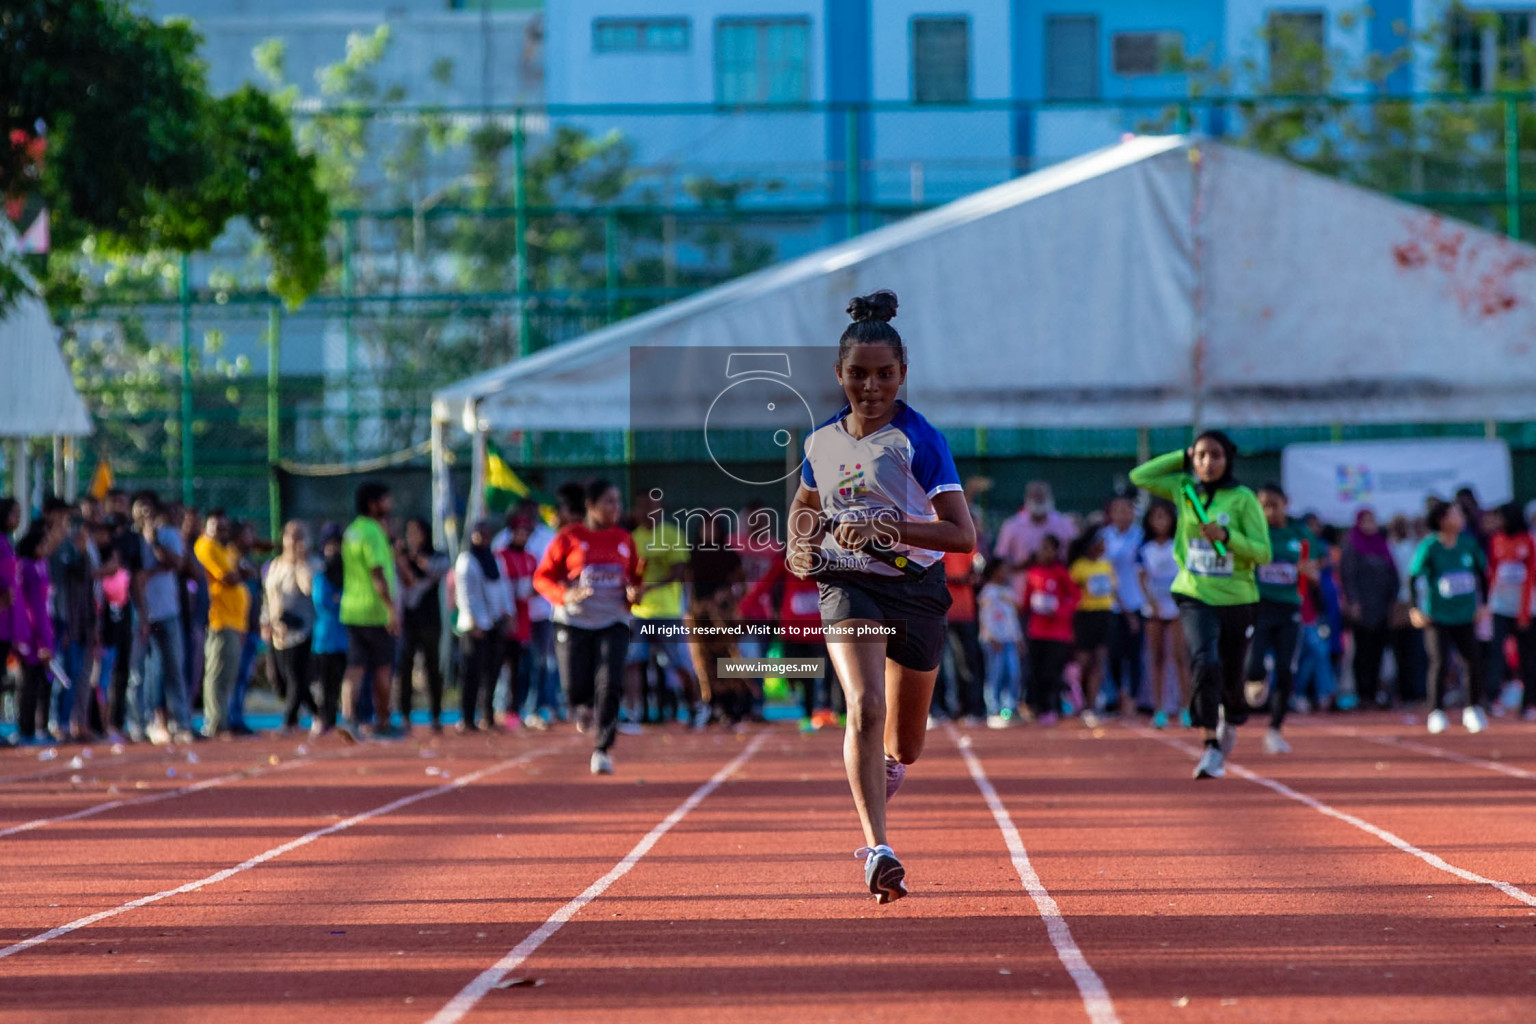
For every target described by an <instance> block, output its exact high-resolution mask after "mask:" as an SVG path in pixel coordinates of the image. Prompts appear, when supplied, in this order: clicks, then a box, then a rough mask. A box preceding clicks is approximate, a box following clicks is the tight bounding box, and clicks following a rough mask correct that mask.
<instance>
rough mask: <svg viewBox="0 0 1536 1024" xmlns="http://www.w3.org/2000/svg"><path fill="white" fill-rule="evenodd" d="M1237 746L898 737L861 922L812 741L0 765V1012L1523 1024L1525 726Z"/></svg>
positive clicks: (1358, 726)
mask: <svg viewBox="0 0 1536 1024" xmlns="http://www.w3.org/2000/svg"><path fill="white" fill-rule="evenodd" d="M1251 731H1253V732H1255V735H1252V736H1248V735H1245V736H1244V737H1243V738H1242V740H1241V741H1240V743H1239V747H1238V750H1237V752H1236V754H1235V756H1234V762H1235V763H1237V764H1239V765H1244V766H1246V767H1247V768H1248V769H1250V770H1251V771H1252V772H1254V773H1257V775H1258V776H1259V777H1261V781H1256V780H1254V779H1247V778H1240V777H1237V776H1236V775H1235V774H1234V775H1229V777H1228V778H1227V779H1224V780H1221V781H1219V782H1202V783H1196V782H1194V781H1193V780H1191V779H1190V778H1189V772H1190V766H1191V758H1190V756H1189V755H1188V754H1186V753H1185V752H1184V751H1182V750H1179V749H1175V746H1173V745H1170V744H1179V743H1190V742H1192V740H1191V738H1190V737H1191V734H1189V733H1183V732H1179V733H1175V734H1171V735H1168V736H1162V735H1155V734H1152V733H1151V732H1150V731H1149V730H1140V729H1132V728H1128V727H1125V726H1119V725H1112V726H1109V727H1107V728H1104V729H1101V730H1097V731H1096V732H1094V733H1089V732H1087V731H1085V730H1083V729H1081V728H1078V727H1076V726H1063V727H1059V728H1056V729H1054V730H1041V729H1030V728H1024V729H1017V730H1012V731H1008V732H988V731H985V730H976V731H966V730H955V731H952V732H951V731H943V730H941V731H935V732H933V733H931V734H930V737H929V750H928V753H927V754H926V755H925V757H924V758H923V760H922V762H921V763H920V764H919V765H918V766H917V767H916V768H914V770H913V771H912V773H911V774H910V776H909V778H908V782H907V785H906V788H904V789H903V791H902V793H901V794H900V796H899V797H898V798H897V800H896V802H895V803H894V804H893V807H892V841H893V843H894V845H895V846H896V849H897V851H898V852H899V853H900V854H901V856H902V858H903V860H904V861H905V862H906V864H907V866H908V870H909V884H910V886H911V888H912V893H913V894H912V896H911V897H910V898H908V899H907V900H904V901H901V902H899V903H896V904H893V905H891V906H889V907H884V908H882V907H878V906H876V904H875V903H874V901H873V899H872V898H870V897H869V895H868V894H867V893H865V892H863V891H862V887H861V885H860V882H861V880H862V874H861V870H860V865H859V863H858V862H857V861H856V860H855V859H854V858H853V856H852V853H853V850H854V848H855V847H857V846H859V845H861V840H860V836H859V833H858V829H857V823H856V820H855V818H854V815H853V810H852V805H851V801H850V799H849V797H848V793H847V787H846V783H845V781H844V780H843V775H842V767H841V763H840V757H839V738H838V737H837V736H836V735H832V734H827V733H822V734H818V735H812V736H802V735H800V734H799V733H797V732H795V731H793V729H791V728H789V727H786V726H776V727H768V728H765V729H763V730H760V731H759V732H755V733H749V734H746V735H741V736H735V735H728V734H723V733H718V732H710V733H704V734H694V733H686V732H682V731H680V730H672V729H652V730H649V731H648V732H647V734H646V735H645V736H643V737H638V738H624V739H623V740H622V742H621V745H620V747H619V748H618V750H617V751H616V753H617V754H618V759H619V770H620V773H619V774H618V775H617V776H615V777H614V778H611V779H594V778H593V777H592V776H590V775H589V774H587V770H586V758H585V751H584V749H583V748H582V746H581V741H580V740H578V739H576V738H575V737H574V736H572V735H571V734H569V733H564V734H562V733H558V732H557V733H552V734H549V735H542V736H524V735H519V736H496V737H486V736H475V737H464V738H458V737H453V738H448V739H445V740H438V741H428V740H425V739H421V738H418V739H416V740H412V741H408V742H404V743H394V744H380V745H364V746H359V747H352V748H348V747H341V746H333V745H328V744H327V745H309V746H304V749H303V750H302V752H301V750H300V747H301V746H303V745H301V744H299V743H297V742H295V741H282V742H279V741H277V740H272V739H262V740H254V741H246V742H237V743H220V744H201V745H198V746H197V747H196V748H195V754H196V756H197V758H198V761H197V762H196V763H191V762H188V761H187V759H186V751H182V750H178V751H154V752H143V753H141V752H140V751H138V750H134V751H131V752H130V754H129V755H127V756H123V757H119V758H111V757H106V756H102V755H103V754H104V752H102V751H98V752H97V757H96V758H93V759H92V760H91V761H90V762H89V763H88V764H87V766H86V767H85V768H84V769H82V770H78V771H76V770H70V771H67V772H54V773H51V774H48V775H45V776H42V777H37V772H38V771H39V770H41V769H44V768H50V767H52V766H51V765H48V764H40V763H39V762H38V761H37V759H36V758H37V753H36V751H6V752H4V754H3V756H0V779H11V780H12V781H0V864H3V865H4V867H3V868H0V1020H4V1021H7V1022H11V1021H50V1022H61V1021H77V1020H93V1021H96V1020H110V1021H157V1022H158V1021H226V1020H228V1021H263V1022H267V1021H275V1022H286V1021H304V1022H306V1024H308V1022H310V1021H312V1020H313V1019H315V1017H316V1015H317V1013H324V1014H326V1015H327V1016H328V1017H329V1016H332V1015H333V1014H334V1013H335V1011H342V1012H344V1013H349V1014H353V1015H356V1016H357V1017H358V1018H359V1019H366V1020H369V1021H390V1022H393V1021H400V1022H416V1024H421V1022H426V1021H429V1020H433V1019H436V1020H438V1021H440V1022H446V1021H448V1020H455V1021H456V1020H464V1021H469V1022H491V1021H507V1022H528V1024H533V1022H540V1024H544V1022H555V1021H563V1022H588V1021H590V1022H598V1021H601V1022H603V1024H612V1022H631V1021H633V1022H647V1024H649V1022H661V1021H667V1022H672V1021H682V1022H700V1024H705V1022H707V1024H722V1022H726V1021H747V1020H750V1021H783V1020H790V1021H802V1020H803V1021H880V1022H890V1024H904V1022H908V1021H910V1022H918V1021H921V1022H924V1024H931V1022H932V1021H934V1020H935V1019H936V1018H937V1019H943V1017H944V1016H949V1015H953V1016H955V1017H956V1018H957V1019H964V1020H966V1021H973V1020H974V1021H994V1020H996V1021H1004V1020H1006V1021H1015V1020H1019V1019H1021V1015H1027V1017H1024V1018H1023V1019H1028V1020H1030V1021H1032V1022H1034V1021H1038V1022H1041V1024H1053V1022H1057V1021H1073V1022H1077V1021H1096V1022H1098V1024H1108V1022H1111V1021H1121V1022H1125V1024H1131V1022H1143V1021H1145V1022H1154V1021H1179V1022H1184V1021H1297V1022H1301V1021H1305V1022H1313V1021H1341V1022H1348V1024H1377V1022H1380V1024H1389V1022H1390V1024H1400V1022H1425V1024H1430V1022H1435V1024H1443V1022H1446V1021H1458V1022H1484V1021H1520V1022H1528V1021H1532V1020H1536V955H1533V954H1536V858H1533V857H1532V855H1531V854H1532V850H1533V848H1536V815H1532V813H1531V811H1532V808H1533V807H1536V728H1533V727H1532V726H1529V725H1519V724H1512V723H1502V722H1501V723H1495V726H1494V728H1493V729H1492V730H1490V732H1488V733H1487V734H1484V735H1481V736H1468V735H1466V734H1465V733H1462V732H1460V731H1453V732H1452V733H1448V734H1446V735H1444V736H1440V737H1433V738H1432V737H1428V736H1426V735H1423V734H1422V731H1421V729H1419V728H1416V727H1413V726H1411V725H1408V724H1405V723H1404V722H1403V721H1402V720H1400V719H1398V718H1396V717H1388V716H1383V715H1358V716H1350V717H1340V718H1321V717H1317V718H1311V719H1304V720H1297V722H1296V724H1295V726H1294V727H1293V728H1292V729H1291V730H1290V735H1291V740H1292V744H1293V745H1294V747H1295V748H1296V753H1295V754H1293V755H1291V756H1289V757H1286V758H1269V757H1265V756H1264V755H1262V754H1260V753H1257V752H1256V750H1255V748H1256V747H1257V742H1256V741H1257V738H1258V737H1257V735H1256V730H1251ZM1398 738H1401V739H1403V740H1406V741H1407V742H1408V743H1409V744H1410V745H1407V746H1405V745H1402V744H1399V743H1396V742H1394V740H1395V739H1398ZM962 746H964V748H965V749H964V750H962ZM76 753H77V751H76V750H75V749H73V748H67V747H66V748H60V755H59V756H60V758H61V759H65V760H66V761H67V759H68V758H70V757H73V756H75V754H76ZM967 754H968V755H970V757H969V759H968V758H967V756H966V755H967ZM1442 755H1443V756H1442ZM1458 759H1459V760H1458ZM274 762H275V763H274ZM730 766H734V771H731V772H729V773H727V772H725V771H723V770H724V769H726V768H728V767H730ZM973 767H974V769H975V771H976V772H977V773H979V775H980V779H979V780H978V777H977V776H976V775H973V771H972V769H973ZM1500 768H1502V769H1503V770H1502V771H1500V770H1498V769H1500ZM169 770H174V771H175V772H176V775H175V776H174V777H173V776H169V775H167V772H168V771H169ZM188 776H190V777H188ZM76 777H78V779H77V778H76ZM712 780H713V788H711V781H712ZM978 781H980V783H981V785H978ZM1266 783H1267V784H1266ZM199 785H202V786H204V787H205V788H201V789H197V788H194V787H197V786H199ZM988 788H990V789H991V790H992V791H993V792H995V804H993V805H989V803H988V801H987V799H986V798H985V794H984V790H985V789H988ZM104 804H107V805H111V806H106V807H104V808H102V805H104ZM98 808H99V809H98ZM71 816H74V817H71ZM1010 824H1011V826H1014V827H1016V829H1017V836H1018V838H1019V840H1020V841H1021V842H1022V849H1016V850H1014V851H1013V854H1017V856H1015V855H1011V853H1010V848H1009V845H1008V832H1009V826H1010ZM21 825H28V826H29V827H28V828H27V829H26V830H25V831H19V832H15V831H11V832H9V834H6V833H7V832H8V830H11V829H15V828H16V827H18V826H21ZM637 844H639V845H637ZM1021 871H1022V873H1023V878H1024V879H1027V880H1028V882H1029V883H1030V885H1029V887H1028V888H1027V887H1026V884H1025V882H1024V881H1021ZM594 883H597V884H594ZM1495 883H1497V885H1495ZM583 894H585V896H583ZM573 900H578V902H577V903H575V904H573V903H572V901H573ZM29 943H30V944H29ZM519 947H521V949H522V954H526V955H522V954H520V955H519V957H518V960H519V962H516V963H515V964H504V966H506V967H509V970H502V971H497V972H494V973H492V974H490V975H486V974H485V972H487V971H488V969H492V968H493V967H494V966H495V965H496V964H497V963H498V961H504V958H505V957H506V956H507V954H508V953H509V951H512V950H514V949H516V948H519ZM477 979H482V980H481V982H480V984H479V987H478V988H477V987H475V985H476V981H477ZM518 979H523V980H526V981H529V982H539V983H540V984H538V985H533V984H526V985H517V986H512V987H494V986H493V985H492V984H491V982H494V981H513V980H518Z"/></svg>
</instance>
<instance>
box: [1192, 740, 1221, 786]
mask: <svg viewBox="0 0 1536 1024" xmlns="http://www.w3.org/2000/svg"><path fill="white" fill-rule="evenodd" d="M1225 774H1227V759H1226V758H1225V757H1224V756H1223V755H1222V753H1221V748H1220V747H1206V748H1205V751H1204V752H1203V753H1202V754H1201V755H1200V763H1199V764H1197V765H1195V778H1197V779H1219V778H1221V777H1222V776H1223V775H1225Z"/></svg>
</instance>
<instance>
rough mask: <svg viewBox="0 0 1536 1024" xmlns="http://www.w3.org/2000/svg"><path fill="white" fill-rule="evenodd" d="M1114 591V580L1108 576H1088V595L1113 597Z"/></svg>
mask: <svg viewBox="0 0 1536 1024" xmlns="http://www.w3.org/2000/svg"><path fill="white" fill-rule="evenodd" d="M1114 593H1115V585H1114V582H1113V581H1112V580H1111V579H1110V578H1109V577H1108V576H1089V577H1088V596H1089V597H1100V598H1102V597H1113V596H1114Z"/></svg>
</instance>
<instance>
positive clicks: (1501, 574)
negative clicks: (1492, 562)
mask: <svg viewBox="0 0 1536 1024" xmlns="http://www.w3.org/2000/svg"><path fill="white" fill-rule="evenodd" d="M1494 579H1496V580H1497V581H1498V582H1499V584H1500V585H1501V586H1506V587H1518V586H1519V585H1520V584H1522V583H1524V582H1525V566H1524V565H1522V564H1520V563H1519V562H1502V563H1500V565H1499V571H1498V572H1497V573H1495V574H1494Z"/></svg>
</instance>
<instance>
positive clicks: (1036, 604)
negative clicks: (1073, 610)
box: [1029, 590, 1061, 615]
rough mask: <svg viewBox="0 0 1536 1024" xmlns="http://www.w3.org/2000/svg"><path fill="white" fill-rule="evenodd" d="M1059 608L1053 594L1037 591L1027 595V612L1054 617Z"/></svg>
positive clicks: (1059, 604) (1058, 601)
mask: <svg viewBox="0 0 1536 1024" xmlns="http://www.w3.org/2000/svg"><path fill="white" fill-rule="evenodd" d="M1060 607H1061V601H1060V600H1058V599H1057V597H1056V595H1055V594H1049V593H1046V592H1045V591H1043V590H1037V591H1035V592H1034V593H1033V594H1030V595H1029V610H1030V611H1032V612H1034V613H1035V614H1036V615H1055V614H1056V609H1058V608H1060Z"/></svg>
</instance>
